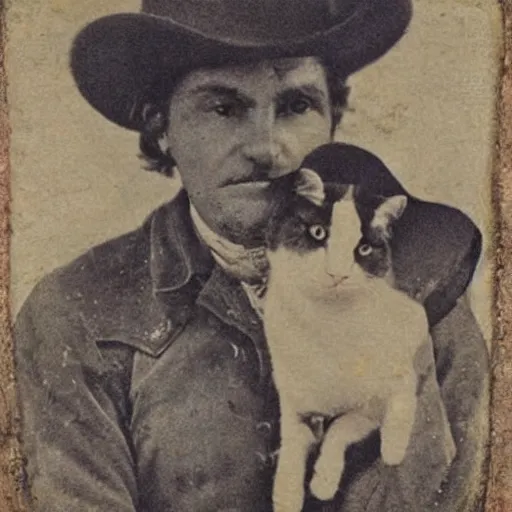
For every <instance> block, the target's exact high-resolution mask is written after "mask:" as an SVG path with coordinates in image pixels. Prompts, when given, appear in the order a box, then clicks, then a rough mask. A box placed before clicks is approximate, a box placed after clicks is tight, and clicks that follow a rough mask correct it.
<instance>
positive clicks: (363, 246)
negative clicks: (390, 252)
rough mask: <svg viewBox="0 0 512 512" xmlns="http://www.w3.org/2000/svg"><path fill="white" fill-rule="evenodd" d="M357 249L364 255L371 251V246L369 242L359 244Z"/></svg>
mask: <svg viewBox="0 0 512 512" xmlns="http://www.w3.org/2000/svg"><path fill="white" fill-rule="evenodd" d="M357 250H358V252H359V254H360V255H361V256H363V257H364V256H369V255H370V254H371V253H372V251H373V247H372V246H371V245H370V244H361V245H360V246H359V248H358V249H357Z"/></svg>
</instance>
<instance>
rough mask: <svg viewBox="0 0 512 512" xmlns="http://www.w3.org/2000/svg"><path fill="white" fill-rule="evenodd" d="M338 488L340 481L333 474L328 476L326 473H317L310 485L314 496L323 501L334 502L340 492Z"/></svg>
mask: <svg viewBox="0 0 512 512" xmlns="http://www.w3.org/2000/svg"><path fill="white" fill-rule="evenodd" d="M338 476H339V474H338ZM338 487H339V480H338V479H337V478H336V477H335V476H333V475H332V473H331V474H326V473H324V472H317V473H315V475H314V476H313V478H312V479H311V483H310V484H309V489H310V491H311V493H312V494H313V496H314V497H315V498H318V499H319V500H322V501H328V500H332V499H333V498H334V495H335V494H336V492H337V491H338Z"/></svg>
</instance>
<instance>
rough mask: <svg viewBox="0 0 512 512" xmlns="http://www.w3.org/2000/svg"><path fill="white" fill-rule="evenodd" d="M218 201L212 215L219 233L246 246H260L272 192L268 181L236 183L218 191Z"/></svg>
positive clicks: (270, 208) (263, 238)
mask: <svg viewBox="0 0 512 512" xmlns="http://www.w3.org/2000/svg"><path fill="white" fill-rule="evenodd" d="M219 192H220V193H219V195H218V197H217V199H218V204H219V205H221V207H220V212H219V216H218V218H217V219H216V220H217V221H218V224H219V227H220V228H221V229H222V231H223V234H224V235H225V236H226V237H227V238H229V239H230V240H231V241H233V242H235V243H238V244H242V245H244V246H246V247H256V246H261V245H262V244H263V243H264V242H265V230H266V226H267V223H268V219H269V216H270V214H271V211H272V193H271V191H270V190H269V188H268V184H267V185H264V184H263V183H255V184H247V183H244V184H240V185H231V186H229V187H225V188H224V189H222V190H220V191H219Z"/></svg>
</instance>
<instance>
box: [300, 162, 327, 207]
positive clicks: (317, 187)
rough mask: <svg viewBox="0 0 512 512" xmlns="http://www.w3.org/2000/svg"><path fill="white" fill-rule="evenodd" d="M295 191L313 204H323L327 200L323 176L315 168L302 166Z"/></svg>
mask: <svg viewBox="0 0 512 512" xmlns="http://www.w3.org/2000/svg"><path fill="white" fill-rule="evenodd" d="M294 191H295V193H296V194H297V195H299V196H302V197H305V198H306V199H308V200H309V201H311V202H312V203H313V204H316V205H317V206H321V205H322V203H323V202H324V200H325V189H324V183H323V181H322V178H320V176H319V175H318V174H317V173H316V172H315V171H313V170H311V169H308V168H307V167H302V168H301V169H299V170H298V171H297V178H296V181H295V186H294Z"/></svg>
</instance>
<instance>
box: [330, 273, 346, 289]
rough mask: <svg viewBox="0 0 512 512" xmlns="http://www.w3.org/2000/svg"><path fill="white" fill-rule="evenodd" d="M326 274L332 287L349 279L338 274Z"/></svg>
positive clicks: (344, 275)
mask: <svg viewBox="0 0 512 512" xmlns="http://www.w3.org/2000/svg"><path fill="white" fill-rule="evenodd" d="M328 274H329V275H330V276H331V279H332V284H333V286H337V285H339V284H341V283H343V281H346V280H347V279H348V278H349V276H348V274H341V275H340V274H331V273H329V272H328Z"/></svg>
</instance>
